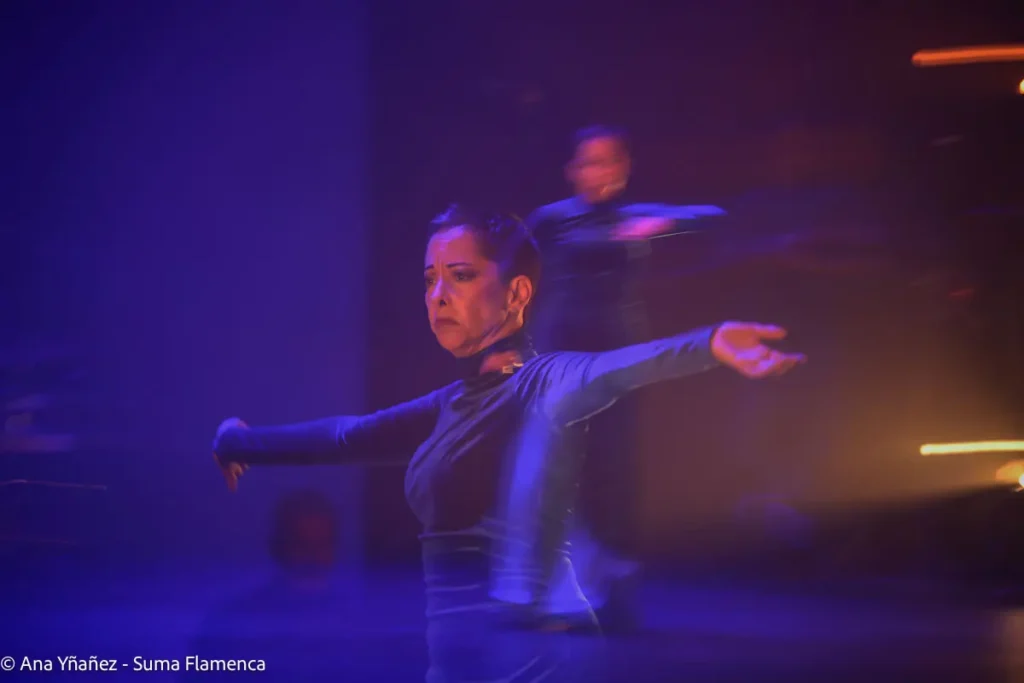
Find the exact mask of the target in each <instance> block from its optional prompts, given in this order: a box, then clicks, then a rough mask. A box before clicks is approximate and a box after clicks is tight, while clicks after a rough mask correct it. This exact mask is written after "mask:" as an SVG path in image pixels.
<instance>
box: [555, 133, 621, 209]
mask: <svg viewBox="0 0 1024 683" xmlns="http://www.w3.org/2000/svg"><path fill="white" fill-rule="evenodd" d="M629 170H630V163H629V154H628V152H627V151H626V147H625V145H623V144H622V141H621V140H619V139H618V138H615V137H602V138H591V139H590V140H585V141H584V142H581V143H580V145H579V146H578V147H577V148H576V154H575V155H574V156H573V158H572V160H571V161H570V162H569V165H568V166H567V168H566V177H567V178H568V180H569V183H570V184H571V185H572V187H573V190H574V191H575V192H576V195H577V196H579V197H582V198H583V199H584V200H586V201H587V202H589V203H591V204H595V203H599V202H603V201H607V200H609V199H612V198H613V197H615V196H616V195H618V194H619V193H621V192H622V191H623V190H625V189H626V183H627V182H628V181H629Z"/></svg>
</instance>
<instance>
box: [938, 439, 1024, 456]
mask: <svg viewBox="0 0 1024 683" xmlns="http://www.w3.org/2000/svg"><path fill="white" fill-rule="evenodd" d="M965 453H1024V441H961V442H958V443H926V444H924V445H923V446H921V455H960V454H965Z"/></svg>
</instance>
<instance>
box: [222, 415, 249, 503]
mask: <svg viewBox="0 0 1024 683" xmlns="http://www.w3.org/2000/svg"><path fill="white" fill-rule="evenodd" d="M236 428H237V429H248V428H249V425H247V424H245V422H243V421H242V420H240V419H239V418H237V417H229V418H228V419H226V420H224V421H223V422H221V423H220V427H218V428H217V435H216V436H215V437H214V438H213V444H214V451H213V459H214V460H215V461H216V463H217V466H218V467H220V471H221V473H222V474H223V475H224V481H225V482H227V485H228V490H229V491H231V492H234V491H237V490H238V478H239V477H241V476H242V474H244V473H245V471H246V470H247V469H249V466H248V465H243V464H241V463H237V462H221V459H220V456H218V455H217V450H216V449H217V444H219V443H220V437H221V436H223V435H224V432H226V431H227V430H229V429H236Z"/></svg>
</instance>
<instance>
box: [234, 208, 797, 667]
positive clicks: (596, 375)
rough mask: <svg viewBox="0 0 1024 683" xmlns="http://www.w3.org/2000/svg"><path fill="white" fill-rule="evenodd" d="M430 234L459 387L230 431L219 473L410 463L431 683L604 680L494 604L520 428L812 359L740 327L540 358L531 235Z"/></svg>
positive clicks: (448, 216)
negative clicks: (403, 459) (686, 383)
mask: <svg viewBox="0 0 1024 683" xmlns="http://www.w3.org/2000/svg"><path fill="white" fill-rule="evenodd" d="M430 230H431V234H430V238H429V242H428V246H427V250H426V258H425V262H424V269H423V276H424V286H425V303H426V308H427V317H428V320H429V323H430V327H431V330H432V331H433V332H434V335H435V337H436V338H437V341H438V343H440V345H441V346H442V347H443V348H445V349H446V350H448V351H449V352H450V353H451V354H452V355H453V356H455V358H456V359H457V363H458V366H459V370H460V375H461V379H459V380H458V381H456V382H454V383H453V384H450V385H448V386H446V387H444V388H442V389H438V390H437V391H434V392H432V393H430V394H427V395H425V396H422V397H420V398H417V399H414V400H412V401H409V402H407V403H402V404H399V405H396V406H392V407H391V408H387V409H385V410H381V411H378V412H376V413H372V414H369V415H363V416H349V417H334V418H328V419H322V420H316V421H312V422H306V423H301V424H292V425H285V426H277V427H253V428H250V427H248V426H247V425H245V423H243V422H242V421H241V420H239V419H237V418H232V419H229V420H226V421H225V422H224V423H222V424H221V426H220V428H219V429H218V431H217V435H216V438H215V441H214V455H215V458H216V459H217V461H218V463H219V465H220V467H221V469H222V471H223V472H224V475H225V478H226V479H227V482H228V486H229V488H231V489H232V490H234V488H235V487H236V485H237V479H238V477H239V475H240V474H241V473H242V472H243V471H244V469H245V468H246V467H247V466H249V465H270V464H312V463H344V462H358V461H360V460H372V459H374V458H384V457H392V456H395V455H399V454H407V455H411V460H410V461H409V466H408V470H407V473H406V479H405V491H406V498H407V500H408V502H409V505H410V507H411V508H412V509H413V511H414V512H415V514H416V515H417V517H418V518H419V520H420V521H421V523H422V524H423V534H422V535H421V541H422V561H423V570H424V574H425V580H426V591H427V621H428V627H427V641H428V649H429V652H430V671H429V673H428V675H427V680H428V681H452V680H456V681H468V680H472V681H489V680H502V681H519V680H534V679H535V678H538V677H540V676H541V675H542V674H545V673H547V674H552V675H553V677H552V678H549V679H548V680H559V681H564V680H571V678H575V677H576V676H581V677H586V679H587V680H594V678H593V675H594V674H593V672H592V671H591V672H587V671H586V670H585V669H586V666H585V665H586V662H581V661H580V660H579V658H576V657H575V656H574V654H573V652H572V648H575V647H577V646H576V645H572V644H570V643H571V642H572V641H575V642H576V643H578V642H580V641H581V640H588V639H580V638H573V637H572V636H566V635H564V634H558V633H551V632H542V633H539V632H530V631H524V630H522V629H516V628H511V627H510V626H509V620H508V619H507V618H506V617H507V616H508V615H509V614H510V613H511V612H517V613H518V612H520V611H521V608H517V609H513V608H511V607H509V606H507V605H503V603H500V602H499V601H497V600H495V599H494V598H492V597H491V593H490V591H489V583H490V571H491V566H492V564H491V553H492V549H493V548H495V547H496V541H501V540H502V539H504V540H507V535H506V536H503V532H504V530H503V528H502V523H501V522H499V521H498V517H499V516H500V514H499V513H497V512H496V508H498V507H500V505H501V503H500V502H499V501H500V499H502V498H503V497H504V496H505V492H504V491H503V490H502V487H503V485H504V482H503V477H502V475H503V473H504V472H506V471H507V464H506V463H505V460H506V458H507V457H511V456H512V455H513V454H514V451H515V450H516V449H517V447H518V445H519V443H520V439H521V434H520V431H521V429H522V426H523V425H524V424H525V423H527V422H530V423H533V424H535V423H536V421H537V419H538V416H539V417H540V418H541V419H543V421H544V422H545V423H546V424H547V425H548V426H549V427H550V429H551V431H552V432H553V433H558V432H559V431H562V432H569V431H571V430H572V429H573V427H574V425H578V424H580V423H583V422H585V421H586V420H587V419H588V418H589V417H591V416H592V415H594V414H596V413H598V412H600V411H602V410H604V409H605V408H607V407H608V406H609V405H611V404H612V403H613V402H614V401H615V400H616V399H617V398H619V397H621V396H623V395H624V394H625V393H627V392H629V391H630V390H632V389H635V388H637V387H640V386H643V385H647V384H651V383H653V382H658V381H664V380H669V379H673V378H678V377H683V376H686V375H690V374H694V373H698V372H703V371H706V370H710V369H711V368H713V367H715V366H717V365H724V366H727V367H730V368H732V369H734V370H735V371H737V372H739V373H740V374H742V375H745V376H747V377H751V378H762V377H768V376H774V375H779V374H782V373H784V372H786V371H788V370H789V369H791V368H792V367H793V366H794V365H796V364H797V363H800V362H802V361H803V357H802V356H799V355H795V354H788V353H783V352H781V351H778V350H775V349H772V348H770V347H769V346H767V345H766V344H765V342H766V341H770V340H778V339H782V338H783V337H784V336H785V332H784V331H783V330H781V329H779V328H776V327H772V326H765V325H758V324H749V323H736V322H732V323H724V324H721V325H719V326H717V327H714V328H708V329H702V330H697V331H694V332H688V333H685V334H681V335H678V336H674V337H669V338H665V339H658V340H655V341H653V342H649V343H645V344H638V345H634V346H627V347H624V348H620V349H615V350H612V351H607V352H602V353H572V352H565V353H551V354H542V355H537V354H536V353H534V352H533V350H532V349H531V347H530V345H529V342H528V340H527V339H526V336H525V334H524V333H523V324H524V320H525V317H526V315H527V313H528V311H529V307H530V304H531V302H532V300H533V295H534V291H535V289H536V287H537V283H538V281H539V277H540V272H539V270H540V266H539V263H540V257H539V253H538V250H537V246H536V244H535V243H534V242H533V240H532V238H531V237H530V235H529V233H528V232H527V230H526V228H525V227H524V226H523V225H522V224H521V223H520V222H518V221H516V220H513V219H510V218H502V217H497V218H491V219H487V220H481V219H479V218H477V217H473V216H470V215H468V214H467V213H465V212H464V211H463V210H461V209H460V208H459V207H452V208H450V209H449V210H448V211H447V212H446V213H444V214H442V215H441V216H439V217H438V218H436V219H435V220H434V221H433V222H432V223H431V227H430ZM553 452H557V451H553ZM545 505H547V504H545ZM566 514H568V510H567V509H566ZM535 604H540V602H539V601H538V602H537V603H535ZM514 621H516V622H517V623H522V622H521V621H520V620H514ZM531 623H532V622H531Z"/></svg>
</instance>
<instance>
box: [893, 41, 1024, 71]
mask: <svg viewBox="0 0 1024 683" xmlns="http://www.w3.org/2000/svg"><path fill="white" fill-rule="evenodd" d="M910 61H911V62H912V63H913V64H914V66H919V67H930V66H952V65H954V64H982V63H985V62H1024V45H968V46H964V47H949V48H942V49H939V50H918V51H917V52H915V53H914V56H913V57H912V58H911V60H910Z"/></svg>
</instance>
